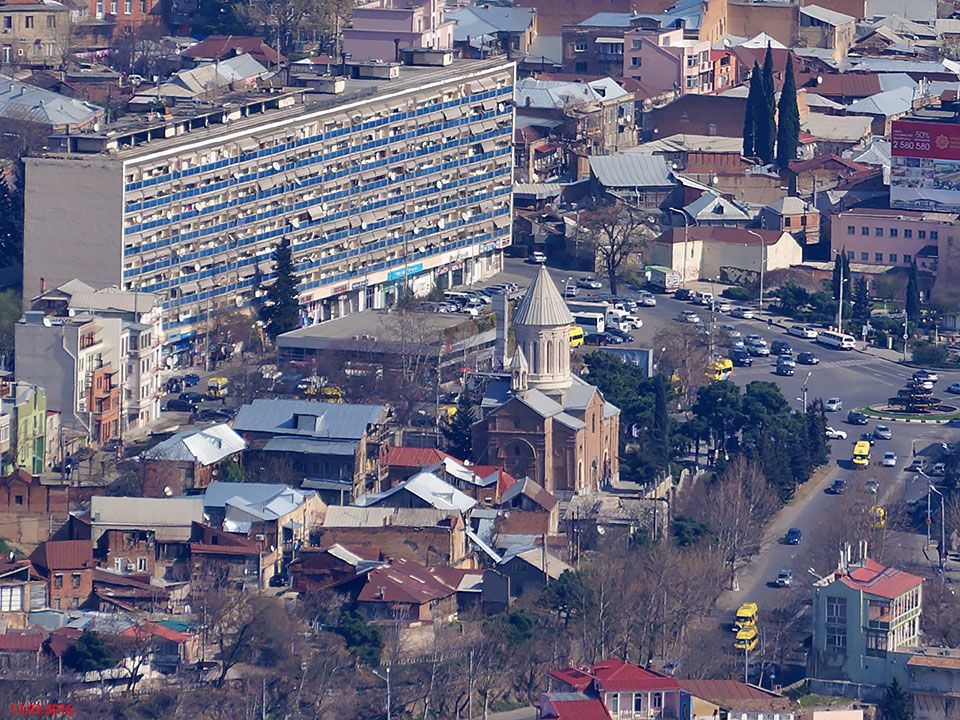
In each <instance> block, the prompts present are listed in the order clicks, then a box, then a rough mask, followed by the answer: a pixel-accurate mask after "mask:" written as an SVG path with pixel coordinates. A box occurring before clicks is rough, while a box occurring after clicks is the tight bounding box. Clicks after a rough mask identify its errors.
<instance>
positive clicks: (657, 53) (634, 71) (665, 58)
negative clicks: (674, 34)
mask: <svg viewBox="0 0 960 720" xmlns="http://www.w3.org/2000/svg"><path fill="white" fill-rule="evenodd" d="M678 34H679V31H678ZM635 40H636V41H639V42H640V47H639V48H637V49H634V48H633V43H634V41H635ZM633 58H637V61H638V62H639V63H640V65H639V66H634V64H633ZM683 61H684V60H683V53H682V52H681V53H679V54H678V55H674V54H673V53H671V52H668V51H666V50H664V49H663V48H660V47H658V46H657V36H656V35H653V34H650V33H639V32H631V33H626V34H625V35H624V36H623V74H624V75H625V76H626V77H629V78H633V79H634V80H636V81H637V82H642V83H643V84H644V86H645V87H647V88H650V89H651V90H653V91H654V92H655V93H656V92H667V91H672V90H674V89H675V88H676V89H678V90H679V91H680V92H683V91H684V89H683V79H682V77H681V74H682V67H683Z"/></svg>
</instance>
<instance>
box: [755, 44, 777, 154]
mask: <svg viewBox="0 0 960 720" xmlns="http://www.w3.org/2000/svg"><path fill="white" fill-rule="evenodd" d="M762 77H763V83H762V89H763V105H762V106H758V107H757V108H756V110H757V140H756V146H757V155H759V156H760V159H761V160H762V161H763V162H764V164H769V163H772V162H773V160H774V154H773V146H774V143H775V142H776V139H777V127H776V112H777V99H776V93H777V87H776V84H775V83H774V79H773V50H772V49H771V48H770V45H767V53H766V55H765V56H764V58H763V76H762Z"/></svg>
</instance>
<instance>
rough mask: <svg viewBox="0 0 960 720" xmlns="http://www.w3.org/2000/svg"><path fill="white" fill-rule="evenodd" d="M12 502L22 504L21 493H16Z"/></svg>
mask: <svg viewBox="0 0 960 720" xmlns="http://www.w3.org/2000/svg"><path fill="white" fill-rule="evenodd" d="M14 503H16V504H17V505H23V495H17V496H16V497H15V498H14Z"/></svg>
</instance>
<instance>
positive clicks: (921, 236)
mask: <svg viewBox="0 0 960 720" xmlns="http://www.w3.org/2000/svg"><path fill="white" fill-rule="evenodd" d="M917 238H918V239H920V240H926V239H927V231H926V230H917Z"/></svg>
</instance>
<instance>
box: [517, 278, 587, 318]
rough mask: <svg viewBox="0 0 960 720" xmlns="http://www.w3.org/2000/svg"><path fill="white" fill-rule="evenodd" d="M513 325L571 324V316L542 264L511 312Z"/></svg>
mask: <svg viewBox="0 0 960 720" xmlns="http://www.w3.org/2000/svg"><path fill="white" fill-rule="evenodd" d="M513 322H514V324H515V325H527V326H535V327H551V326H555V325H571V324H573V316H572V315H571V314H570V310H569V309H568V308H567V304H566V303H565V302H564V301H563V298H562V297H560V291H559V290H557V286H556V285H555V284H554V282H553V280H552V279H551V278H550V273H548V272H547V268H546V267H545V266H543V265H541V266H540V271H539V272H538V273H537V276H536V277H535V278H534V279H533V283H532V284H531V285H530V287H529V288H527V292H526V294H524V296H523V300H521V301H520V304H519V305H518V306H517V309H516V310H515V311H514V313H513Z"/></svg>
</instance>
